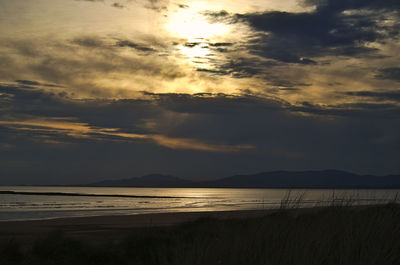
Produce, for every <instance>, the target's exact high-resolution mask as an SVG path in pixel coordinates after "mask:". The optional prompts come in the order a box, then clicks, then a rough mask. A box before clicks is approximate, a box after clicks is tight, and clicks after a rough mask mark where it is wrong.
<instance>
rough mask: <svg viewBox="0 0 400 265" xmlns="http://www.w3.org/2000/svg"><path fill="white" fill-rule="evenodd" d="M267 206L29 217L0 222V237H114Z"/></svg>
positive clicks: (254, 214)
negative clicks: (45, 217)
mask: <svg viewBox="0 0 400 265" xmlns="http://www.w3.org/2000/svg"><path fill="white" fill-rule="evenodd" d="M268 212H270V211H268V210H241V211H217V212H212V211H209V212H174V213H149V214H136V215H111V216H90V217H71V218H57V219H46V220H29V221H3V222H0V240H7V239H16V240H18V241H20V240H23V241H30V240H31V239H34V238H37V237H38V236H39V237H40V236H43V235H48V234H50V233H52V232H55V231H61V232H62V233H64V234H66V235H68V236H73V237H79V238H81V237H90V238H92V239H96V238H101V239H110V240H116V239H119V238H121V237H123V236H125V235H126V234H127V233H129V231H130V230H132V229H137V228H143V229H145V228H149V227H159V226H170V225H175V224H179V223H183V222H187V221H193V220H196V219H198V218H202V217H210V218H221V219H227V218H249V217H257V216H263V215H266V214H267V213H268Z"/></svg>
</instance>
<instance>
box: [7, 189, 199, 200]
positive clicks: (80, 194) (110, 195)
mask: <svg viewBox="0 0 400 265" xmlns="http://www.w3.org/2000/svg"><path fill="white" fill-rule="evenodd" d="M0 195H40V196H75V197H114V198H151V199H158V198H159V199H183V198H196V197H177V196H146V195H125V194H93V193H68V192H32V191H12V190H0Z"/></svg>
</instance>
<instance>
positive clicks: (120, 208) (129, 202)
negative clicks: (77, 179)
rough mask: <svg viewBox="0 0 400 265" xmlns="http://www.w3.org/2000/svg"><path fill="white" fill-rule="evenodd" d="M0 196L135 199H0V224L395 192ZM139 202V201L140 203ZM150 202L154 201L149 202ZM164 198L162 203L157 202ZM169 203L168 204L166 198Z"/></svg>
mask: <svg viewBox="0 0 400 265" xmlns="http://www.w3.org/2000/svg"><path fill="white" fill-rule="evenodd" d="M0 190H1V191H17V192H59V193H78V194H98V195H134V196H139V197H137V198H121V197H102V196H97V197H81V196H48V195H17V194H0V221H7V220H31V219H48V218H60V217H77V216H97V215H115V214H121V215H122V214H141V213H163V212H189V211H191V212H193V211H229V210H250V209H268V208H277V207H280V205H281V202H282V200H284V199H285V198H287V196H288V194H290V199H291V200H296V199H298V198H301V202H300V205H299V206H301V207H313V206H315V205H324V204H330V203H331V202H332V201H333V200H334V201H335V202H336V203H339V204H340V203H341V202H342V201H343V200H345V201H348V200H352V201H353V203H354V204H369V203H385V202H387V201H390V200H393V199H394V198H396V196H397V195H396V194H397V193H398V192H399V191H400V190H319V189H313V190H291V191H289V190H287V189H221V188H103V187H5V186H3V187H0ZM140 196H145V197H140ZM153 196H154V197H153ZM160 197H165V198H160ZM168 197H174V198H168Z"/></svg>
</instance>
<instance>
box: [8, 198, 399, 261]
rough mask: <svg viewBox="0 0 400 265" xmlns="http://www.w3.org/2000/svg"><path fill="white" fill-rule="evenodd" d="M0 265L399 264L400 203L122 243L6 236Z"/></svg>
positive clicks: (218, 224)
mask: <svg viewBox="0 0 400 265" xmlns="http://www.w3.org/2000/svg"><path fill="white" fill-rule="evenodd" d="M0 264H4V265H14V264H18V265H19V264H21V265H22V264H23V265H25V264H29V265H36V264H38V265H39V264H40V265H64V264H65V265H67V264H68V265H80V264H82V265H83V264H84V265H91V264H93V265H94V264H96V265H102V264H104V265H105V264H107V265H111V264H118V265H124V264H137V265H147V264H149V265H150V264H160V265H164V264H165V265H168V264H171V265H172V264H174V265H175V264H177V265H178V264H181V265H196V264H198V265H205V264H207V265H209V264H210V265H212V264H227V265H235V264H246V265H257V264H263V265H265V264H270V265H273V264H279V265H283V264H284V265H288V264H294V265H296V264H299V265H300V264H307V265H311V264H317V265H322V264H324V265H329V264H332V265H341V264H343V265H345V264H348V265H357V264H362V265H369V264H371V265H372V264H379V265H384V264H391V265H393V264H400V207H399V205H398V204H395V203H391V204H387V205H381V206H366V207H345V206H331V207H323V208H315V209H291V210H290V209H289V210H288V209H281V210H277V211H274V212H270V213H269V214H268V215H266V216H264V217H259V218H249V219H234V220H233V219H232V220H219V219H208V218H206V219H198V220H196V221H193V222H189V223H184V224H181V225H178V226H173V227H153V228H141V229H134V230H132V231H131V234H129V235H127V236H126V237H125V238H123V239H122V240H120V241H118V242H103V243H96V244H95V243H94V242H90V241H88V240H83V239H82V240H78V239H72V238H68V237H66V236H63V235H62V234H61V233H55V234H52V235H49V236H48V237H46V238H42V239H40V240H37V242H36V243H34V244H33V245H32V246H29V247H28V248H22V247H21V246H20V245H19V243H18V242H16V241H9V242H2V243H1V247H0Z"/></svg>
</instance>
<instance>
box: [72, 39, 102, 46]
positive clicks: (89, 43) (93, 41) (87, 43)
mask: <svg viewBox="0 0 400 265" xmlns="http://www.w3.org/2000/svg"><path fill="white" fill-rule="evenodd" d="M72 43H74V44H77V45H80V46H83V47H88V48H99V47H101V48H104V47H105V46H106V45H105V44H104V42H103V41H102V40H101V38H99V37H97V36H80V37H77V38H75V39H73V40H72Z"/></svg>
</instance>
